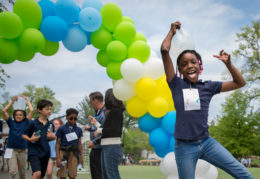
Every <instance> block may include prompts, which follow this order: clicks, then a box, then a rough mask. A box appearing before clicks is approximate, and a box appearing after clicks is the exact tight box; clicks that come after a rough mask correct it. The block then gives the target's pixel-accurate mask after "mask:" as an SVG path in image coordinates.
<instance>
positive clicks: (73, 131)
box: [56, 108, 83, 179]
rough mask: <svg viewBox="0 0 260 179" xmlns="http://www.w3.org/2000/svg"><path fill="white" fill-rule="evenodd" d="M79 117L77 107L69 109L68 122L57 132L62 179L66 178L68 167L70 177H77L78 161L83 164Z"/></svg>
mask: <svg viewBox="0 0 260 179" xmlns="http://www.w3.org/2000/svg"><path fill="white" fill-rule="evenodd" d="M77 117H78V111H77V110H76V109H73V108H70V109H67V111H66V119H67V121H68V122H67V123H66V124H65V125H63V126H61V127H60V128H59V129H58V131H57V133H56V136H57V141H56V157H57V158H56V163H57V167H59V168H60V169H59V170H58V173H57V176H58V177H60V178H61V179H63V178H66V169H68V172H69V173H68V175H69V178H71V179H73V178H75V177H76V176H77V165H78V163H81V164H82V166H83V156H82V145H81V137H82V129H81V128H79V127H77V124H76V121H77V119H78V118H77Z"/></svg>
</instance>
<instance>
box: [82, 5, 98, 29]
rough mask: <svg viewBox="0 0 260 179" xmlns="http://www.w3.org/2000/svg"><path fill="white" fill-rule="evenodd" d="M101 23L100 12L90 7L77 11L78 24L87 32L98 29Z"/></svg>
mask: <svg viewBox="0 0 260 179" xmlns="http://www.w3.org/2000/svg"><path fill="white" fill-rule="evenodd" d="M101 24H102V16H101V14H100V12H98V11H97V10H96V9H94V8H92V7H87V8H84V9H82V10H81V11H80V13H79V25H80V27H81V28H82V29H84V30H85V31H87V32H94V31H96V30H98V29H99V27H100V26H101Z"/></svg>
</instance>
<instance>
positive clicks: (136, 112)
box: [126, 96, 147, 118]
mask: <svg viewBox="0 0 260 179" xmlns="http://www.w3.org/2000/svg"><path fill="white" fill-rule="evenodd" d="M126 104H127V105H126V110H127V112H128V113H129V114H130V115H131V116H133V117H136V118H139V117H141V116H143V115H145V114H146V113H147V107H146V103H145V101H143V100H141V99H140V98H138V97H137V96H135V97H133V98H131V99H130V100H128V101H127V102H126Z"/></svg>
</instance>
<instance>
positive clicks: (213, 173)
mask: <svg viewBox="0 0 260 179" xmlns="http://www.w3.org/2000/svg"><path fill="white" fill-rule="evenodd" d="M203 178H204V179H208V178H210V179H217V178H218V170H217V168H216V167H215V166H214V165H211V164H210V167H209V170H208V172H207V173H205V174H204V175H203Z"/></svg>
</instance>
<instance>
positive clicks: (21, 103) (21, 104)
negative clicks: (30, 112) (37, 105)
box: [13, 96, 26, 110]
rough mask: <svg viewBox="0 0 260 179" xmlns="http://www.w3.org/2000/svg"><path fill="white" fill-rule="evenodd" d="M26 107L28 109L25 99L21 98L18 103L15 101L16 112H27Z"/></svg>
mask: <svg viewBox="0 0 260 179" xmlns="http://www.w3.org/2000/svg"><path fill="white" fill-rule="evenodd" d="M25 107H26V101H25V99H24V98H22V97H20V96H19V97H18V99H17V101H15V102H14V104H13V109H14V110H25Z"/></svg>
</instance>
